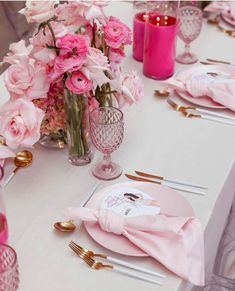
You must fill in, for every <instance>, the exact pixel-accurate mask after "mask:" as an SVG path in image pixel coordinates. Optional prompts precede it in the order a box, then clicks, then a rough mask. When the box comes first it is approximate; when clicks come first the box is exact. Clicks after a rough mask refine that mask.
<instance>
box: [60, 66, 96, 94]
mask: <svg viewBox="0 0 235 291" xmlns="http://www.w3.org/2000/svg"><path fill="white" fill-rule="evenodd" d="M65 85H66V87H67V88H68V89H69V90H71V91H72V92H74V93H76V94H83V93H85V92H88V91H90V90H91V89H92V81H91V80H89V79H87V77H86V76H85V75H84V74H83V73H82V72H79V71H76V72H73V73H72V75H71V76H70V77H68V78H67V79H66V82H65Z"/></svg>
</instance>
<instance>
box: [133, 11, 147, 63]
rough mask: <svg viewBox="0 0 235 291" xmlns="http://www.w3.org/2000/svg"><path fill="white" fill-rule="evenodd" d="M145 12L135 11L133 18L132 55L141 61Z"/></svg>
mask: <svg viewBox="0 0 235 291" xmlns="http://www.w3.org/2000/svg"><path fill="white" fill-rule="evenodd" d="M145 20H146V13H145V12H139V13H136V14H135V16H134V20H133V57H134V58H135V59H136V60H137V61H140V62H143V53H144V29H145Z"/></svg>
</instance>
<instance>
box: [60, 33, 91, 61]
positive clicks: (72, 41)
mask: <svg viewBox="0 0 235 291" xmlns="http://www.w3.org/2000/svg"><path fill="white" fill-rule="evenodd" d="M56 45H57V47H58V48H59V49H60V56H66V57H71V56H73V55H76V56H79V57H81V58H85V57H86V55H87V53H88V47H89V38H88V37H87V36H85V35H78V34H71V33H68V34H66V35H65V36H63V37H61V38H58V39H57V41H56Z"/></svg>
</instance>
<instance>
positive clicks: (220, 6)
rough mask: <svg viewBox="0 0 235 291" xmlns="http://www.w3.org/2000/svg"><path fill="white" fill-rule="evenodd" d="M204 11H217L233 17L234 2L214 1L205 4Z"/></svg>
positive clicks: (234, 11)
mask: <svg viewBox="0 0 235 291" xmlns="http://www.w3.org/2000/svg"><path fill="white" fill-rule="evenodd" d="M204 11H208V12H219V13H222V14H224V15H226V16H227V17H230V18H233V19H235V4H234V3H233V2H232V1H231V2H230V1H214V2H212V3H210V4H209V5H207V6H206V7H205V9H204Z"/></svg>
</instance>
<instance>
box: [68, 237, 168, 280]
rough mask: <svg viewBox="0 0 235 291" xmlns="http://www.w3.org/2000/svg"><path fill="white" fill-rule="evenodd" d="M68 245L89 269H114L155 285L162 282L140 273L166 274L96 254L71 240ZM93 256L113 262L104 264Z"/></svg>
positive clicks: (163, 276) (162, 276) (160, 275)
mask: <svg viewBox="0 0 235 291" xmlns="http://www.w3.org/2000/svg"><path fill="white" fill-rule="evenodd" d="M69 247H70V248H71V249H72V250H73V251H74V252H75V253H76V254H77V255H78V257H79V258H81V259H82V260H83V261H84V262H86V263H87V265H88V266H89V267H90V268H91V269H94V270H101V269H110V270H113V271H116V272H118V273H121V274H124V275H127V276H130V277H133V278H137V279H141V280H144V281H147V282H151V283H154V284H157V285H162V282H160V281H157V280H155V279H153V278H151V277H150V276H149V277H146V276H144V275H142V274H141V273H145V274H149V275H152V276H155V277H159V278H166V276H165V275H163V274H160V273H157V272H153V271H151V270H148V269H145V268H142V267H140V266H137V265H135V264H132V263H129V262H127V261H123V260H120V259H116V258H113V257H109V256H106V255H104V254H96V253H94V252H92V251H90V250H87V249H84V248H83V247H81V246H79V245H77V244H76V243H75V242H73V241H71V242H70V244H69ZM94 257H99V258H101V259H102V260H106V261H107V262H111V263H113V264H112V265H111V264H106V263H103V262H100V261H96V260H95V259H94ZM114 264H115V265H114ZM119 266H123V267H125V268H121V267H119ZM128 269H132V270H135V271H137V272H133V271H129V270H128Z"/></svg>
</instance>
